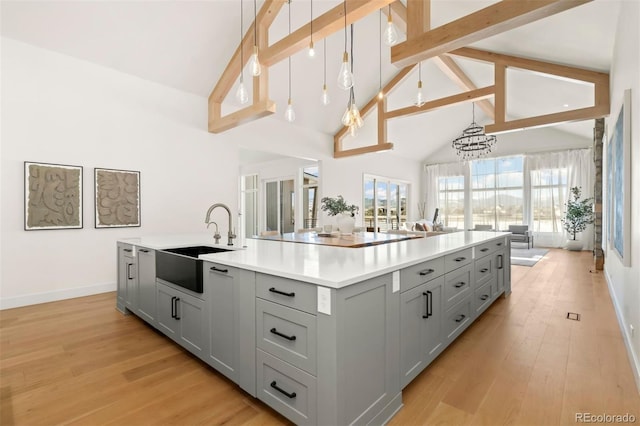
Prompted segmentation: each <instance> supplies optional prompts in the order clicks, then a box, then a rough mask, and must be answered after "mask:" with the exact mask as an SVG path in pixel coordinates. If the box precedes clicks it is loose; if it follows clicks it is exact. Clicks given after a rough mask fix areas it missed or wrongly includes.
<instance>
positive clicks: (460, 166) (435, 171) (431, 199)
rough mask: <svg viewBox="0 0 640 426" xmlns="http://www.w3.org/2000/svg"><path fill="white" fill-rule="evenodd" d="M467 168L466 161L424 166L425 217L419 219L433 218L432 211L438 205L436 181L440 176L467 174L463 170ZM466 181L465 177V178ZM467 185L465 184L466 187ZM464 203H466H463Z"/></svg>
mask: <svg viewBox="0 0 640 426" xmlns="http://www.w3.org/2000/svg"><path fill="white" fill-rule="evenodd" d="M467 169H468V165H467V163H448V164H433V165H430V166H425V168H424V170H425V185H424V188H425V194H424V201H425V205H426V208H425V216H427V217H426V218H421V219H429V220H431V219H432V218H433V212H434V211H435V209H436V208H438V207H440V206H439V204H440V203H439V193H438V182H439V179H440V178H441V177H447V176H461V175H468V173H465V170H467ZM465 181H466V179H465ZM466 186H467V185H465V187H466ZM465 204H466V203H465Z"/></svg>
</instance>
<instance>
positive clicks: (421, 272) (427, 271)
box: [420, 269, 435, 276]
mask: <svg viewBox="0 0 640 426" xmlns="http://www.w3.org/2000/svg"><path fill="white" fill-rule="evenodd" d="M434 272H435V270H434V269H425V270H424V271H420V275H422V276H424V275H429V274H433V273H434Z"/></svg>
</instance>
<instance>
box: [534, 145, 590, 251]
mask: <svg viewBox="0 0 640 426" xmlns="http://www.w3.org/2000/svg"><path fill="white" fill-rule="evenodd" d="M594 173H595V170H594V165H593V157H592V151H591V149H590V148H589V149H579V150H571V151H561V152H547V153H540V154H528V155H526V156H525V162H524V178H525V179H524V180H525V185H524V199H525V200H530V202H529V203H528V205H525V213H524V219H525V223H526V224H528V225H529V229H532V230H533V235H534V241H535V244H536V246H543V247H563V246H564V245H565V242H566V240H567V238H568V234H567V232H566V231H565V230H564V228H563V227H562V223H561V222H560V218H561V217H562V216H563V213H564V211H565V203H566V202H567V200H568V198H569V197H570V196H571V191H570V189H571V188H572V187H574V186H578V187H580V188H581V190H582V197H581V199H585V198H590V197H593V184H594V182H593V176H594ZM527 180H529V184H527ZM580 239H581V240H582V241H583V243H584V247H585V248H586V249H588V250H591V249H593V227H592V226H589V227H587V230H586V231H584V232H582V235H581V238H580Z"/></svg>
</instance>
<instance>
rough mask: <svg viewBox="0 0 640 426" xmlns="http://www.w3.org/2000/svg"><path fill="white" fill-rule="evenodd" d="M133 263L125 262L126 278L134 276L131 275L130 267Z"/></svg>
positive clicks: (129, 278)
mask: <svg viewBox="0 0 640 426" xmlns="http://www.w3.org/2000/svg"><path fill="white" fill-rule="evenodd" d="M132 266H133V263H127V279H128V280H132V279H133V278H134V277H132V276H131V267H132Z"/></svg>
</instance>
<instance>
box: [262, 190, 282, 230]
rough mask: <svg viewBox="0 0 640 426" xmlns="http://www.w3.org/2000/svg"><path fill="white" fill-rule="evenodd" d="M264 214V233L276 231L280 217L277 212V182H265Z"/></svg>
mask: <svg viewBox="0 0 640 426" xmlns="http://www.w3.org/2000/svg"><path fill="white" fill-rule="evenodd" d="M265 203H266V206H265V207H266V208H265V213H266V219H267V220H266V228H267V229H266V231H277V230H278V222H279V221H280V217H279V216H280V215H279V212H278V207H279V197H278V181H273V182H267V183H266V185H265Z"/></svg>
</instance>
